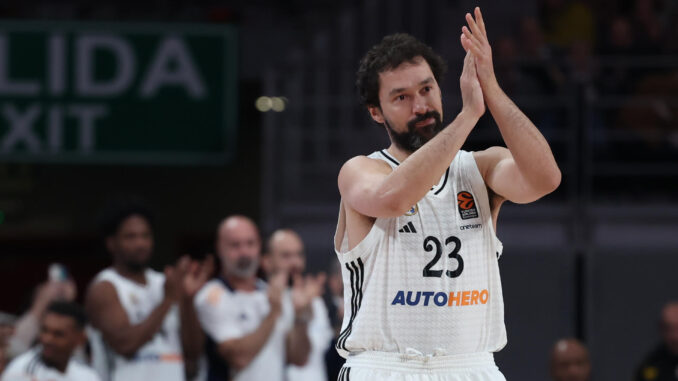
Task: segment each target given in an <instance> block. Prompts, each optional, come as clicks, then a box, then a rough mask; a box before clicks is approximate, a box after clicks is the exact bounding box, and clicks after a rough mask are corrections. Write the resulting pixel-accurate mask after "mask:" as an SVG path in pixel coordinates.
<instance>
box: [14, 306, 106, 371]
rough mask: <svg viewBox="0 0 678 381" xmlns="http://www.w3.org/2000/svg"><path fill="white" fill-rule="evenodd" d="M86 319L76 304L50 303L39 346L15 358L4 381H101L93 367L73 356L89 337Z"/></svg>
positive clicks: (42, 326) (41, 328) (39, 337)
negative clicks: (86, 333) (74, 358)
mask: <svg viewBox="0 0 678 381" xmlns="http://www.w3.org/2000/svg"><path fill="white" fill-rule="evenodd" d="M85 321H86V319H85V313H84V312H83V310H82V309H81V308H80V306H78V305H77V304H74V303H70V302H54V303H52V304H50V305H49V307H48V308H47V310H46V312H45V314H44V315H43V317H42V319H41V323H40V335H39V336H38V340H39V346H38V347H36V348H34V349H32V350H30V351H28V352H26V353H24V354H23V355H21V356H19V357H17V358H16V359H14V361H12V362H11V363H10V364H9V366H7V369H6V370H5V372H4V373H3V375H2V381H99V376H98V375H97V374H96V372H94V370H92V369H90V368H89V367H87V366H85V365H83V364H80V363H78V362H77V361H74V360H72V359H71V358H72V356H73V352H74V351H75V350H76V348H78V347H79V346H81V345H83V344H84V343H85V342H86V340H87V339H86V336H85V331H84V329H85Z"/></svg>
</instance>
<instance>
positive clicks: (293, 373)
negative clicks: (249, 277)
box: [262, 229, 334, 381]
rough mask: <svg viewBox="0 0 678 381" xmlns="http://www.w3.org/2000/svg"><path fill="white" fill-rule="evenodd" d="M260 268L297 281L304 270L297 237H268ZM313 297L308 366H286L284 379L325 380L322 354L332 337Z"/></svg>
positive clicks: (291, 234) (322, 278) (323, 310)
mask: <svg viewBox="0 0 678 381" xmlns="http://www.w3.org/2000/svg"><path fill="white" fill-rule="evenodd" d="M262 267H263V268H264V270H265V271H266V274H270V275H273V274H277V273H279V272H284V273H287V274H288V275H289V276H290V277H291V278H292V279H295V278H297V279H298V278H299V277H301V276H302V275H303V273H304V271H305V269H306V254H305V253H304V243H303V242H302V240H301V237H299V235H298V234H297V233H295V232H294V231H293V230H289V229H281V230H277V231H275V232H274V233H273V234H271V236H270V238H269V239H268V242H267V245H266V250H265V252H264V257H263V260H262ZM325 277H326V276H325V274H320V276H319V281H320V282H318V286H319V287H324V285H325ZM316 293H317V294H318V296H317V297H315V298H314V299H313V302H312V304H311V307H312V311H311V312H312V314H311V316H309V317H308V319H310V321H309V322H308V338H309V340H310V342H311V351H310V353H309V357H308V362H307V363H306V365H304V366H297V365H289V366H288V367H287V379H288V380H295V381H321V380H327V371H326V369H325V352H327V350H328V349H329V346H330V344H331V341H332V338H333V337H334V333H333V330H332V326H331V325H330V320H329V316H328V314H327V308H326V307H325V303H324V302H323V299H322V297H321V296H320V294H321V293H322V291H321V290H317V291H316Z"/></svg>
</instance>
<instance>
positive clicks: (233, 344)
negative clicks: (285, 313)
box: [219, 313, 279, 370]
mask: <svg viewBox="0 0 678 381" xmlns="http://www.w3.org/2000/svg"><path fill="white" fill-rule="evenodd" d="M278 315H279V314H276V313H269V314H268V316H266V318H264V320H263V321H262V322H261V324H260V325H259V327H258V328H257V329H256V330H255V331H254V332H252V333H250V334H249V335H246V336H244V337H241V338H239V339H234V340H228V341H224V342H222V343H221V344H220V345H219V354H220V355H221V357H222V358H223V359H224V360H225V361H226V362H227V363H229V364H231V365H232V366H233V367H235V368H236V369H238V370H240V369H243V368H245V367H247V365H249V364H250V363H251V362H252V360H254V358H255V357H256V356H257V354H258V353H259V351H261V349H262V348H263V347H264V345H265V344H266V341H268V338H269V337H270V336H271V333H272V332H273V328H274V327H275V323H276V321H277V319H278Z"/></svg>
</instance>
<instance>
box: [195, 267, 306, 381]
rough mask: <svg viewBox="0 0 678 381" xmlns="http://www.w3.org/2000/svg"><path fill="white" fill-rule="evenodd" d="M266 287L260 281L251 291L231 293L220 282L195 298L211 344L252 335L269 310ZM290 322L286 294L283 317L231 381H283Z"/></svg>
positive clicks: (208, 285)
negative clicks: (262, 344)
mask: <svg viewBox="0 0 678 381" xmlns="http://www.w3.org/2000/svg"><path fill="white" fill-rule="evenodd" d="M266 288H267V285H266V283H265V282H264V281H261V280H259V281H257V290H256V291H252V292H243V291H237V290H232V289H230V288H229V287H228V286H227V285H226V284H225V283H224V281H223V280H221V279H213V280H211V281H209V282H208V283H207V284H205V286H203V288H202V289H201V290H200V291H199V292H198V294H197V295H196V297H195V308H196V311H197V313H198V319H199V320H200V324H201V325H202V327H203V329H204V330H205V332H206V333H207V335H209V336H210V338H211V339H212V340H213V341H214V342H216V343H222V342H224V341H227V340H232V339H239V338H241V337H244V336H246V335H248V334H250V333H252V332H254V331H255V330H256V329H257V328H259V326H260V325H261V322H262V321H263V320H264V319H265V318H266V316H267V315H268V313H269V311H270V305H269V302H268V295H267V292H266ZM293 323H294V308H293V307H292V300H291V297H290V295H289V293H285V296H284V297H283V305H282V314H281V315H280V317H279V318H278V320H277V321H276V324H275V327H274V328H273V331H272V333H271V335H270V336H269V338H268V341H266V344H264V346H263V348H262V349H261V350H260V351H259V353H258V354H257V355H256V356H255V357H254V359H253V360H252V362H251V363H250V364H249V365H248V366H247V367H246V368H245V369H243V370H241V371H239V372H237V373H232V375H233V381H260V380H267V381H283V380H284V374H285V364H286V361H287V359H286V351H285V343H286V337H287V333H288V332H289V331H290V330H291V329H292V325H293Z"/></svg>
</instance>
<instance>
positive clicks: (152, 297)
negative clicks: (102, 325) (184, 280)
mask: <svg viewBox="0 0 678 381" xmlns="http://www.w3.org/2000/svg"><path fill="white" fill-rule="evenodd" d="M145 275H146V284H145V285H142V284H139V283H136V282H133V281H131V280H129V279H127V278H125V277H123V276H121V275H119V274H118V273H117V272H116V271H115V270H113V269H111V268H109V269H105V270H103V271H102V272H100V273H99V274H98V275H97V276H96V278H95V282H104V281H106V282H110V283H111V284H112V285H113V287H114V288H115V290H116V292H117V294H118V299H119V300H120V304H122V307H123V308H124V309H125V312H126V313H127V317H128V319H129V322H130V324H132V325H136V324H139V323H141V322H142V321H144V320H146V319H147V318H148V316H149V315H150V314H151V312H152V311H153V310H154V309H155V308H156V307H157V306H158V305H160V303H162V300H163V298H164V294H165V290H164V284H165V275H164V274H162V273H159V272H157V271H153V270H150V269H149V270H146V274H145ZM91 331H94V332H93V333H92V334H90V341H92V342H94V343H93V344H92V351H93V355H92V357H93V365H94V367H95V369H97V371H98V372H99V373H100V374H103V375H108V376H109V377H108V379H109V380H111V381H149V380H163V381H165V380H167V381H172V380H176V381H183V380H184V379H185V376H184V362H183V356H182V348H181V336H180V321H179V310H178V307H177V306H176V305H175V306H172V308H171V309H170V310H169V312H168V313H167V315H166V316H165V320H164V321H163V323H162V328H161V329H160V330H159V331H158V333H156V334H155V336H153V339H151V340H150V341H149V342H147V343H146V344H144V345H143V346H142V347H141V348H140V349H139V350H138V351H137V353H136V354H135V355H134V356H133V357H132V358H126V357H123V356H121V355H119V354H117V353H115V352H114V351H113V350H112V349H111V348H110V347H109V346H107V345H105V343H100V342H98V341H99V340H101V334H100V333H99V332H97V331H96V330H91ZM102 350H103V351H105V353H101V351H102ZM102 359H103V360H105V361H103V360H102Z"/></svg>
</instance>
